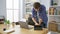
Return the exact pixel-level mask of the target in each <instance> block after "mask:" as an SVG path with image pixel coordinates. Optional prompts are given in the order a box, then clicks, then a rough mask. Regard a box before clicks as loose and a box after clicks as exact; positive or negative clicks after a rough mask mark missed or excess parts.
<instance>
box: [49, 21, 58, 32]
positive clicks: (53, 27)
mask: <svg viewBox="0 0 60 34" xmlns="http://www.w3.org/2000/svg"><path fill="white" fill-rule="evenodd" d="M48 30H49V31H53V32H58V24H56V22H55V21H52V22H50V23H49V26H48Z"/></svg>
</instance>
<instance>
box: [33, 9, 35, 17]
mask: <svg viewBox="0 0 60 34" xmlns="http://www.w3.org/2000/svg"><path fill="white" fill-rule="evenodd" d="M34 15H35V10H34V9H32V18H35V16H34Z"/></svg>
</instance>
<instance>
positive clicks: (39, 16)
mask: <svg viewBox="0 0 60 34" xmlns="http://www.w3.org/2000/svg"><path fill="white" fill-rule="evenodd" d="M32 20H33V22H34V23H35V25H39V26H41V27H42V28H46V27H47V21H48V17H47V14H46V8H45V6H44V5H41V4H40V3H39V2H35V3H34V5H33V10H32Z"/></svg>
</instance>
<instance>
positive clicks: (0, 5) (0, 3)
mask: <svg viewBox="0 0 60 34" xmlns="http://www.w3.org/2000/svg"><path fill="white" fill-rule="evenodd" d="M5 9H6V0H0V16H4V17H5V18H6V10H5Z"/></svg>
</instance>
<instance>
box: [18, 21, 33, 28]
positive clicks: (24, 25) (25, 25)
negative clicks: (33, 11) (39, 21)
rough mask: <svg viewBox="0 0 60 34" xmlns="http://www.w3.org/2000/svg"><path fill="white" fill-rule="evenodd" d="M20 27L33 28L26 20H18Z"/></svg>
mask: <svg viewBox="0 0 60 34" xmlns="http://www.w3.org/2000/svg"><path fill="white" fill-rule="evenodd" d="M19 24H20V27H21V28H25V29H32V28H34V27H33V26H32V25H28V23H27V22H23V21H19Z"/></svg>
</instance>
